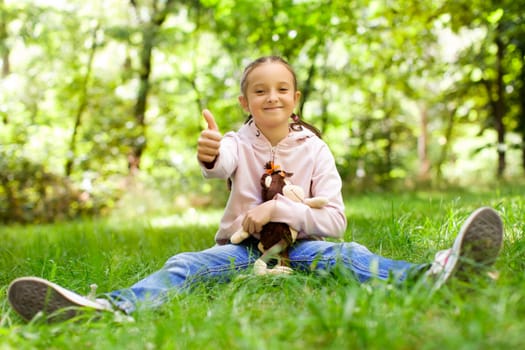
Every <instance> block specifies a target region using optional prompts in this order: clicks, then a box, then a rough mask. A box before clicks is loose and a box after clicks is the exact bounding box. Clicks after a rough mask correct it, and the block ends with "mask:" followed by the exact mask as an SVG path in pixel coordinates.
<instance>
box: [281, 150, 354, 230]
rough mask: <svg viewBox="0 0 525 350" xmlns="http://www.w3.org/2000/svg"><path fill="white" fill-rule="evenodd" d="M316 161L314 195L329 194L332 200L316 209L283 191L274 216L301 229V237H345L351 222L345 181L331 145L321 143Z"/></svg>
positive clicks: (311, 193) (328, 197)
mask: <svg viewBox="0 0 525 350" xmlns="http://www.w3.org/2000/svg"><path fill="white" fill-rule="evenodd" d="M314 164H315V166H314V169H313V173H312V178H311V187H310V196H311V197H317V196H322V197H325V198H327V199H328V203H327V204H326V205H325V206H324V207H323V208H320V209H314V208H310V207H309V206H307V205H306V204H304V203H300V202H295V201H293V200H291V199H288V198H286V197H284V196H282V195H279V196H278V197H277V200H276V207H275V210H274V211H273V214H272V219H271V220H272V221H277V222H284V223H287V224H288V225H290V226H291V227H293V228H294V229H296V230H297V231H299V238H308V237H311V236H314V237H315V236H317V237H332V238H341V237H342V236H343V234H344V232H345V230H346V225H347V220H346V215H345V208H344V202H343V196H342V193H341V189H342V181H341V177H340V175H339V172H338V171H337V168H336V166H335V160H334V157H333V155H332V153H331V151H330V150H329V148H328V146H326V145H324V146H323V147H321V149H320V150H319V152H318V154H317V155H316V157H315V160H314ZM305 192H306V193H308V191H305ZM290 213H293V214H291V215H290Z"/></svg>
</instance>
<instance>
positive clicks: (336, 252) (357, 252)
mask: <svg viewBox="0 0 525 350" xmlns="http://www.w3.org/2000/svg"><path fill="white" fill-rule="evenodd" d="M290 261H291V266H292V269H298V270H330V269H332V268H333V267H334V266H335V264H336V263H341V264H343V265H344V266H345V267H347V268H348V269H349V270H350V271H352V273H353V274H354V275H355V277H356V278H357V280H358V281H359V282H365V281H367V280H369V279H370V278H372V277H376V278H379V279H382V280H386V279H388V278H391V277H394V279H395V280H397V281H403V280H404V279H405V278H406V277H407V275H408V274H409V272H410V273H412V272H413V271H419V270H422V269H423V268H425V267H427V266H428V265H427V264H424V265H418V264H412V263H409V262H406V261H402V260H392V259H387V258H383V257H381V256H379V255H375V254H373V253H371V252H370V251H369V250H368V249H367V248H366V247H364V246H362V245H360V244H357V243H355V242H345V243H333V242H326V241H298V242H296V244H295V245H293V247H292V248H291V250H290Z"/></svg>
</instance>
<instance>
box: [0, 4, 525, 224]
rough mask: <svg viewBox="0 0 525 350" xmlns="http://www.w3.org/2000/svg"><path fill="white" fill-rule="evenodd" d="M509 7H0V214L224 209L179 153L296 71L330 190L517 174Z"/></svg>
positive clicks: (220, 185)
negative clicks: (246, 96) (260, 75)
mask: <svg viewBox="0 0 525 350" xmlns="http://www.w3.org/2000/svg"><path fill="white" fill-rule="evenodd" d="M523 8H525V1H524V0H513V1H510V0H499V1H495V0H486V1H485V0H484V1H481V0H469V1H466V0H454V1H445V0H432V1H420V0H417V1H416V0H399V1H386V0H385V1H380V0H355V1H348V0H259V1H254V0H130V1H117V0H87V1H86V0H82V1H80V0H68V1H66V0H49V1H45V0H33V1H30V0H0V63H1V72H0V74H1V75H0V222H4V223H8V222H25V223H29V222H48V221H54V220H57V219H67V218H73V217H77V216H81V215H98V214H106V213H109V212H112V211H115V210H122V212H123V213H128V214H130V213H131V214H132V215H137V214H141V213H143V212H145V211H147V210H157V211H166V212H173V211H177V210H185V209H188V208H195V207H200V206H213V205H219V204H223V203H224V201H225V198H226V194H227V187H226V185H225V183H224V182H220V181H216V182H214V181H207V182H203V181H202V177H201V175H200V170H199V168H198V164H197V161H196V156H195V152H196V151H195V150H196V142H197V137H198V135H199V132H200V131H201V130H202V128H203V127H204V121H203V118H202V117H201V110H202V109H203V108H208V109H210V110H211V111H213V113H214V115H215V117H216V119H217V121H218V123H219V125H220V126H221V131H223V132H225V131H228V130H235V129H237V128H238V127H239V126H240V125H241V124H242V123H243V122H244V120H245V118H246V116H245V115H244V114H243V111H242V110H241V108H240V107H239V105H238V102H237V96H238V95H239V93H240V92H239V90H240V89H239V80H240V74H241V73H242V69H243V68H244V66H245V65H246V64H247V63H248V62H250V61H251V60H253V59H255V58H257V57H258V56H261V55H269V54H276V55H281V56H283V57H285V58H286V59H287V60H288V61H289V62H290V63H291V64H292V65H293V66H294V68H295V69H296V72H297V74H298V79H299V85H300V90H301V91H302V100H301V102H300V106H299V108H298V112H299V113H300V115H302V116H303V117H304V119H305V120H307V121H309V122H311V123H313V124H314V125H316V126H317V127H318V128H319V129H320V130H321V131H322V132H323V135H324V138H325V139H326V140H327V142H328V143H329V145H330V147H331V149H332V151H333V153H334V155H335V157H336V161H337V166H338V169H339V171H340V173H341V176H342V177H343V180H344V184H345V190H346V191H363V190H385V189H386V190H397V189H406V188H419V187H432V188H445V187H448V186H470V185H473V184H480V183H484V184H487V183H493V182H519V181H521V182H522V180H523V178H524V174H525V18H524V17H525V15H524V13H523Z"/></svg>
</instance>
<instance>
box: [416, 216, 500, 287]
mask: <svg viewBox="0 0 525 350" xmlns="http://www.w3.org/2000/svg"><path fill="white" fill-rule="evenodd" d="M502 244H503V223H502V221H501V218H500V216H499V215H498V213H497V212H496V211H495V210H494V209H492V208H488V207H483V208H479V209H478V210H476V211H475V212H473V213H472V214H471V215H470V216H469V217H468V219H467V220H466V221H465V223H464V224H463V226H462V228H461V230H460V232H459V234H458V236H457V237H456V240H455V241H454V245H453V246H452V248H450V249H447V250H442V251H439V252H437V254H436V257H435V259H434V262H433V263H432V266H431V267H430V269H429V270H428V271H427V272H426V273H425V277H426V278H429V277H430V278H432V279H433V280H434V281H435V282H434V286H433V290H437V289H438V288H440V287H441V286H442V285H443V284H444V283H445V282H447V281H448V280H449V279H450V277H452V276H453V275H454V274H457V275H458V278H461V279H465V280H468V278H469V275H470V274H471V273H475V272H479V271H480V270H482V269H483V268H486V267H489V266H491V265H492V264H493V263H494V262H495V261H496V258H497V257H498V255H499V252H500V250H501V246H502Z"/></svg>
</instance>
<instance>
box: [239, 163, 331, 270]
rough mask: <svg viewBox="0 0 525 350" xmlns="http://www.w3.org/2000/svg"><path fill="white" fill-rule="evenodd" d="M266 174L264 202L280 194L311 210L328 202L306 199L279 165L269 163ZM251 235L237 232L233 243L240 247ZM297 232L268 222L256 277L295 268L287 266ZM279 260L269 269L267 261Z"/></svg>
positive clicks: (255, 268)
mask: <svg viewBox="0 0 525 350" xmlns="http://www.w3.org/2000/svg"><path fill="white" fill-rule="evenodd" d="M265 169H266V172H265V173H264V174H263V175H262V177H261V187H262V200H263V201H269V200H271V199H273V198H275V196H277V195H278V194H282V195H283V196H285V197H286V198H289V199H291V200H293V201H296V202H302V203H304V204H306V205H308V206H309V207H311V208H322V207H323V206H324V205H326V203H327V202H328V200H327V199H326V198H323V197H314V198H307V199H305V198H304V191H303V189H302V188H301V187H299V186H295V185H292V184H291V183H290V181H289V180H288V178H289V177H291V176H292V175H293V173H289V172H286V171H283V170H280V167H279V166H278V165H275V164H274V163H273V162H268V163H266V165H265ZM249 236H250V234H249V233H248V232H246V231H244V230H243V229H241V230H239V231H237V232H235V233H234V234H233V235H232V237H231V238H230V241H231V242H232V243H233V244H239V243H241V242H242V241H244V240H245V239H246V238H248V237H249ZM296 238H297V231H296V230H294V229H293V228H291V227H289V226H288V225H287V224H285V223H282V222H269V223H267V224H266V225H264V226H263V228H262V230H261V232H260V241H259V245H258V248H259V250H260V251H261V252H262V253H263V254H262V255H261V257H260V258H259V259H257V260H256V261H255V264H254V272H255V274H257V275H265V274H281V273H286V274H289V273H291V272H292V269H291V268H290V267H289V266H288V261H289V259H288V248H289V247H290V246H291V245H292V244H293V243H294V242H295V240H296ZM272 258H277V260H278V263H277V265H276V266H275V267H273V268H271V269H270V268H268V262H269V261H270V260H271V259H272Z"/></svg>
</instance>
